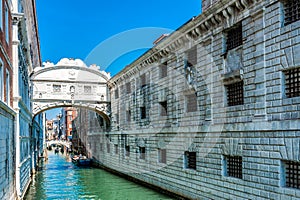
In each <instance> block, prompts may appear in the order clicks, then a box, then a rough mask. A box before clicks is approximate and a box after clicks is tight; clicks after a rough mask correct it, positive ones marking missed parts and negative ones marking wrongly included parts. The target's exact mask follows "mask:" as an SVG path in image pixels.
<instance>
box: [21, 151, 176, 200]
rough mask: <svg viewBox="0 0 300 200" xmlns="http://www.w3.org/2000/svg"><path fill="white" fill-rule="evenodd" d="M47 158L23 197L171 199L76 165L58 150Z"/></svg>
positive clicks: (116, 199) (38, 198)
mask: <svg viewBox="0 0 300 200" xmlns="http://www.w3.org/2000/svg"><path fill="white" fill-rule="evenodd" d="M48 157H49V159H48V162H47V163H45V167H44V169H43V170H42V171H40V172H38V174H37V175H36V176H35V178H34V180H33V184H32V185H31V187H30V189H29V192H28V194H27V195H26V197H25V199H28V200H31V199H37V200H43V199H72V200H73V199H101V200H119V199H120V200H126V199H127V200H138V199H141V200H146V199H151V200H156V199H157V200H158V199H162V200H164V199H172V198H170V197H168V196H164V195H162V194H160V193H157V192H156V191H153V190H150V189H148V188H145V187H142V186H140V185H138V184H136V183H132V182H130V181H127V180H126V179H122V178H120V177H118V176H115V175H112V174H110V173H108V172H106V171H104V170H101V169H96V168H78V167H77V166H75V165H73V163H72V162H71V161H70V160H67V159H66V157H65V156H62V155H61V154H59V155H57V154H56V155H55V154H54V152H53V151H52V152H51V151H50V152H49V153H48Z"/></svg>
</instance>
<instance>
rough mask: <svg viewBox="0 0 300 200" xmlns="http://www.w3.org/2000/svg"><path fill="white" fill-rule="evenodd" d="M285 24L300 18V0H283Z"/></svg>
mask: <svg viewBox="0 0 300 200" xmlns="http://www.w3.org/2000/svg"><path fill="white" fill-rule="evenodd" d="M282 3H283V9H284V25H288V24H291V23H293V22H295V21H298V20H300V1H299V0H283V2H282Z"/></svg>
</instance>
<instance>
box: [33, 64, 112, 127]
mask: <svg viewBox="0 0 300 200" xmlns="http://www.w3.org/2000/svg"><path fill="white" fill-rule="evenodd" d="M109 78H110V75H109V74H108V73H106V72H104V71H100V67H98V66H96V65H91V66H89V67H88V66H87V65H86V64H85V63H84V62H83V61H82V60H80V59H69V58H63V59H61V60H60V61H59V62H58V63H57V64H56V65H54V64H53V63H50V62H45V63H43V66H42V67H36V68H35V69H34V71H33V73H32V74H31V75H30V79H31V83H32V106H33V117H34V116H35V115H37V114H39V113H41V112H44V111H46V110H50V109H53V108H58V107H82V108H86V109H89V110H93V111H95V112H97V113H99V114H100V115H101V116H102V117H103V118H104V119H105V120H106V121H107V122H108V124H109V122H110V99H109V96H110V95H109V89H108V87H107V81H108V80H109Z"/></svg>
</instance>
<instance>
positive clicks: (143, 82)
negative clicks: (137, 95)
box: [140, 74, 146, 87]
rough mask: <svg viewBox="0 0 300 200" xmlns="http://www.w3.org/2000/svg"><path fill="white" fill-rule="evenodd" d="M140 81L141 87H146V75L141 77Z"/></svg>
mask: <svg viewBox="0 0 300 200" xmlns="http://www.w3.org/2000/svg"><path fill="white" fill-rule="evenodd" d="M140 81H141V87H145V86H146V74H142V75H141V76H140Z"/></svg>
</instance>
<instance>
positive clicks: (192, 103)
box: [186, 94, 198, 112]
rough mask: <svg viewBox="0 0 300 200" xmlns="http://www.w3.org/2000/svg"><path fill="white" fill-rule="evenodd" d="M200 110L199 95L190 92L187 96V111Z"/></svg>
mask: <svg viewBox="0 0 300 200" xmlns="http://www.w3.org/2000/svg"><path fill="white" fill-rule="evenodd" d="M197 110H198V105H197V96H196V94H190V95H187V96H186V111H187V112H195V111H197Z"/></svg>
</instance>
